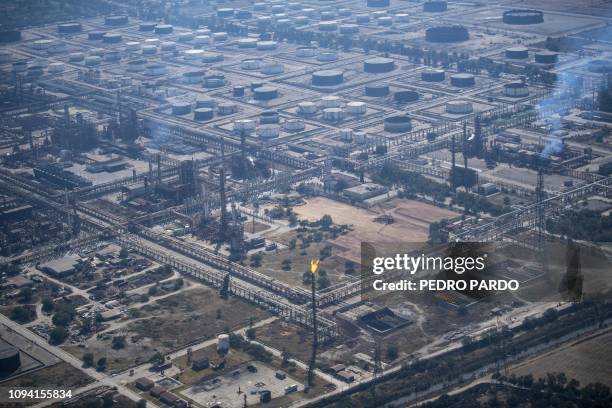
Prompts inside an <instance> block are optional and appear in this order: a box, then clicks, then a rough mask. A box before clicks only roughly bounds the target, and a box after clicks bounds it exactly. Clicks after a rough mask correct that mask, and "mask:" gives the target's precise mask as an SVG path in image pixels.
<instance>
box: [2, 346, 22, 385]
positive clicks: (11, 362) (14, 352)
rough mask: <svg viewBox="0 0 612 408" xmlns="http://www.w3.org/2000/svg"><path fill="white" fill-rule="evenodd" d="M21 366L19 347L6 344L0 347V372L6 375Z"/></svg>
mask: <svg viewBox="0 0 612 408" xmlns="http://www.w3.org/2000/svg"><path fill="white" fill-rule="evenodd" d="M19 367H21V357H20V352H19V349H18V348H16V347H13V346H10V345H8V343H7V344H5V345H2V346H1V347H0V374H1V375H2V376H3V377H7V376H9V375H10V374H12V373H14V372H15V371H17V370H18V369H19Z"/></svg>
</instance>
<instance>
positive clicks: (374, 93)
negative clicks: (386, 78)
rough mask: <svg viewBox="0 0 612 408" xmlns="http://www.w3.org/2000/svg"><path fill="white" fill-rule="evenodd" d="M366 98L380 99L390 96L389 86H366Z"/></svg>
mask: <svg viewBox="0 0 612 408" xmlns="http://www.w3.org/2000/svg"><path fill="white" fill-rule="evenodd" d="M364 91H365V96H371V97H375V98H380V97H382V96H387V95H389V92H390V91H389V85H387V84H369V85H366V86H365V89H364Z"/></svg>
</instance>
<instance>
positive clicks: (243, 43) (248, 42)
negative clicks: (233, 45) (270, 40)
mask: <svg viewBox="0 0 612 408" xmlns="http://www.w3.org/2000/svg"><path fill="white" fill-rule="evenodd" d="M256 47H257V39H255V38H241V39H239V40H238V48H256Z"/></svg>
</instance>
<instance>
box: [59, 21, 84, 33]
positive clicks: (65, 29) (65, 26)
mask: <svg viewBox="0 0 612 408" xmlns="http://www.w3.org/2000/svg"><path fill="white" fill-rule="evenodd" d="M81 31H83V26H82V25H81V23H77V22H70V23H61V24H58V25H57V32H58V33H60V34H74V33H80V32H81Z"/></svg>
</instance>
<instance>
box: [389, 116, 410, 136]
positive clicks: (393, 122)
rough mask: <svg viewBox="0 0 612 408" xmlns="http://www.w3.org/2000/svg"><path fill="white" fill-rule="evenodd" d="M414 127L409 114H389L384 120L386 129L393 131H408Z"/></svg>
mask: <svg viewBox="0 0 612 408" xmlns="http://www.w3.org/2000/svg"><path fill="white" fill-rule="evenodd" d="M411 128H412V121H411V120H410V117H409V116H406V115H396V116H389V117H388V118H385V120H384V129H385V131H387V132H391V133H401V132H407V131H409V130H410V129H411Z"/></svg>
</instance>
